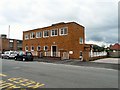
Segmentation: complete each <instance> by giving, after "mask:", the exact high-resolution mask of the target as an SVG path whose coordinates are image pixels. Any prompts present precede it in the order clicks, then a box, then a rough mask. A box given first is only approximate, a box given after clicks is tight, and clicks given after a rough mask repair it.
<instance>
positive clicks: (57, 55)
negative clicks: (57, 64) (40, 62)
mask: <svg viewBox="0 0 120 90" xmlns="http://www.w3.org/2000/svg"><path fill="white" fill-rule="evenodd" d="M43 55H44V56H51V57H60V52H44V54H43Z"/></svg>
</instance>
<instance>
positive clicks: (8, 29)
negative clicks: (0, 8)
mask: <svg viewBox="0 0 120 90" xmlns="http://www.w3.org/2000/svg"><path fill="white" fill-rule="evenodd" d="M8 38H10V25H9V27H8Z"/></svg>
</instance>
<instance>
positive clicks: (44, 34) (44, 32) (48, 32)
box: [43, 30, 49, 38]
mask: <svg viewBox="0 0 120 90" xmlns="http://www.w3.org/2000/svg"><path fill="white" fill-rule="evenodd" d="M45 32H48V36H45ZM43 37H44V38H46V37H49V30H45V31H43Z"/></svg>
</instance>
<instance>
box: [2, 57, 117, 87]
mask: <svg viewBox="0 0 120 90" xmlns="http://www.w3.org/2000/svg"><path fill="white" fill-rule="evenodd" d="M0 65H1V66H2V71H1V73H0V78H1V77H2V80H0V85H1V88H118V70H115V69H108V68H95V67H87V66H74V65H65V64H52V63H45V62H37V61H33V62H22V61H14V60H10V59H9V60H6V59H3V60H2V59H0Z"/></svg>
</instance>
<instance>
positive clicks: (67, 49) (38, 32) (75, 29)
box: [23, 22, 85, 59]
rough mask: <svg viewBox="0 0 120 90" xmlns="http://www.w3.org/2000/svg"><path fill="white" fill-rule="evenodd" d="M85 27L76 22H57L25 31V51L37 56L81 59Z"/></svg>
mask: <svg viewBox="0 0 120 90" xmlns="http://www.w3.org/2000/svg"><path fill="white" fill-rule="evenodd" d="M84 29H85V28H84V27H83V26H82V25H79V24H78V23H76V22H69V23H57V24H52V25H51V26H48V27H43V28H38V29H34V30H28V31H24V32H23V51H31V52H32V53H33V54H34V55H35V56H51V57H61V58H63V59H67V58H72V59H79V57H80V56H82V54H83V53H82V52H84V50H85V30H84Z"/></svg>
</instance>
